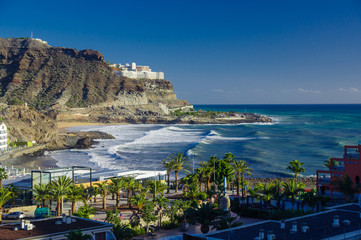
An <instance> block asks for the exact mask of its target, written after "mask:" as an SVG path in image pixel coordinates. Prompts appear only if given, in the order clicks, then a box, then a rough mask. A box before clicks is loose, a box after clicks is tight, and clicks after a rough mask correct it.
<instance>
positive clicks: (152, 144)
mask: <svg viewBox="0 0 361 240" xmlns="http://www.w3.org/2000/svg"><path fill="white" fill-rule="evenodd" d="M194 107H195V109H196V110H199V109H203V110H210V111H213V110H214V111H235V112H253V113H258V114H263V115H266V116H268V117H271V118H272V119H273V123H251V124H222V125H215V124H207V125H199V124H195V125H189V124H185V125H184V124H172V125H166V124H152V125H150V124H149V125H148V124H140V125H131V124H129V125H112V126H86V127H72V128H70V129H69V130H72V131H89V130H92V131H103V132H106V133H110V134H112V135H113V136H114V137H115V139H108V140H99V144H97V145H95V146H93V148H91V149H86V150H75V149H72V150H63V151H55V152H52V153H51V156H52V157H53V158H54V159H55V160H57V161H58V163H57V164H58V166H60V167H65V166H73V165H78V166H89V167H92V168H94V169H148V170H154V169H157V170H159V169H161V168H162V165H161V161H162V159H165V158H167V157H168V156H169V155H170V154H172V153H185V155H187V156H188V157H189V159H190V162H191V166H192V165H193V163H194V167H195V168H196V167H197V166H198V162H199V161H207V160H208V159H209V158H210V156H213V155H216V156H217V157H219V158H223V156H224V154H225V153H228V152H231V153H233V154H234V155H235V156H236V158H237V159H242V160H246V161H248V162H249V163H250V164H251V167H252V168H253V169H254V172H253V176H255V177H286V176H291V173H290V172H289V171H287V170H286V168H287V165H288V163H289V162H290V161H292V160H295V159H297V160H299V161H300V162H304V167H305V169H306V172H305V173H304V174H303V175H305V176H310V175H315V173H316V170H317V169H326V168H325V167H324V166H323V162H324V161H325V160H327V159H329V158H330V157H342V155H343V146H344V145H357V144H358V141H359V140H361V105H359V104H353V105H195V106H194Z"/></svg>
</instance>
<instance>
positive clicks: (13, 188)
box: [7, 184, 20, 205]
mask: <svg viewBox="0 0 361 240" xmlns="http://www.w3.org/2000/svg"><path fill="white" fill-rule="evenodd" d="M7 189H9V191H10V192H11V200H12V201H11V204H12V205H15V199H16V198H17V197H18V196H19V195H20V189H19V188H18V187H17V186H15V185H14V184H10V185H9V186H8V187H7Z"/></svg>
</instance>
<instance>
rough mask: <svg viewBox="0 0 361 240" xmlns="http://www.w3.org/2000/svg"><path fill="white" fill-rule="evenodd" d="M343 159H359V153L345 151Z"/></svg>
mask: <svg viewBox="0 0 361 240" xmlns="http://www.w3.org/2000/svg"><path fill="white" fill-rule="evenodd" d="M345 159H352V160H358V159H360V153H347V154H346V155H345Z"/></svg>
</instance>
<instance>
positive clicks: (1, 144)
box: [0, 122, 8, 151]
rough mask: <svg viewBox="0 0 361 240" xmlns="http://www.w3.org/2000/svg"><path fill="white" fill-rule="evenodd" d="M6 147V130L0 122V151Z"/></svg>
mask: <svg viewBox="0 0 361 240" xmlns="http://www.w3.org/2000/svg"><path fill="white" fill-rule="evenodd" d="M7 148H8V130H7V128H6V125H5V123H4V122H2V123H1V124H0V151H4V150H6V149H7Z"/></svg>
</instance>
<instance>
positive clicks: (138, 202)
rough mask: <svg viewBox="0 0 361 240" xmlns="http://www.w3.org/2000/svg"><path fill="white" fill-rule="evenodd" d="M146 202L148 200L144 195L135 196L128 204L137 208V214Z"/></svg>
mask: <svg viewBox="0 0 361 240" xmlns="http://www.w3.org/2000/svg"><path fill="white" fill-rule="evenodd" d="M147 202H148V199H147V198H146V197H145V196H144V195H141V194H139V195H135V196H133V197H132V198H131V199H130V204H133V205H135V206H136V207H137V208H138V213H140V212H141V211H142V208H143V207H144V205H145V204H146V203H147Z"/></svg>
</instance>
